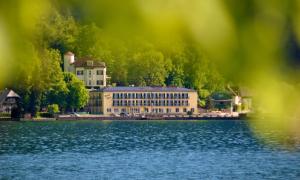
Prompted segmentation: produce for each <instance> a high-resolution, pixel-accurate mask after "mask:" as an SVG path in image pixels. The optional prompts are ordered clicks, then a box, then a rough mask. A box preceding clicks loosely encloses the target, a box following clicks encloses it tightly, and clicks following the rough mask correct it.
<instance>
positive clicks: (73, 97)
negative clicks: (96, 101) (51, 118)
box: [64, 72, 89, 111]
mask: <svg viewBox="0 0 300 180" xmlns="http://www.w3.org/2000/svg"><path fill="white" fill-rule="evenodd" d="M64 81H65V82H66V84H67V88H68V93H67V95H66V104H67V109H70V110H72V111H74V109H80V108H82V107H84V106H85V105H86V104H87V102H88V99H89V93H88V91H87V89H86V88H85V86H84V84H83V82H82V81H81V80H80V79H78V78H77V77H76V76H75V75H74V74H73V73H68V72H65V73H64Z"/></svg>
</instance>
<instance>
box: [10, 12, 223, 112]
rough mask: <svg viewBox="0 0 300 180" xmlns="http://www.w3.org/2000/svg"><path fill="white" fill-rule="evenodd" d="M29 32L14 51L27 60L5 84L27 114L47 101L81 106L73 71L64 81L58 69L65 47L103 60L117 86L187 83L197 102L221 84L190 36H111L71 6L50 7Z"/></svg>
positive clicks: (81, 95) (78, 54)
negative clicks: (165, 39) (19, 50)
mask: <svg viewBox="0 0 300 180" xmlns="http://www.w3.org/2000/svg"><path fill="white" fill-rule="evenodd" d="M34 32H35V33H34V36H33V37H32V38H31V39H30V41H27V42H26V44H25V46H26V48H27V49H28V50H27V51H26V53H24V54H20V55H22V57H20V58H25V59H27V60H28V61H24V62H22V63H18V64H17V66H16V69H18V71H16V72H17V73H16V76H15V77H14V78H13V81H11V83H12V84H11V85H10V87H11V88H13V89H15V90H16V91H17V92H18V93H19V94H20V95H21V96H22V97H23V98H22V107H23V108H24V110H25V111H26V112H31V113H32V114H33V115H35V114H36V112H37V111H39V110H41V109H42V108H45V107H47V106H48V105H51V104H58V105H59V107H60V108H61V109H63V110H70V109H74V108H81V107H83V106H84V105H85V103H86V101H87V99H88V96H87V95H86V92H84V91H82V87H83V84H80V82H76V81H77V80H76V77H75V76H74V77H72V78H71V79H72V80H67V79H70V78H69V76H71V75H70V74H65V73H63V71H62V68H61V67H62V63H63V60H62V57H63V54H64V53H65V52H67V51H72V52H74V53H75V56H76V57H85V56H88V57H93V58H95V59H98V60H99V61H103V62H105V63H106V65H107V68H108V75H109V76H111V82H112V84H113V85H117V86H128V85H135V86H179V87H187V88H193V89H196V90H197V91H198V92H199V95H200V98H201V99H202V101H201V105H203V106H204V105H205V99H206V97H208V96H209V95H210V94H211V93H212V92H215V91H219V90H223V89H224V84H225V80H224V78H223V77H222V75H221V74H220V73H219V72H218V71H217V69H216V68H215V66H214V64H213V63H212V61H210V60H209V59H208V58H207V57H206V56H205V55H204V54H203V53H202V52H201V51H200V50H199V49H200V48H199V47H197V43H195V42H192V41H191V42H188V41H186V40H185V41H184V40H179V39H178V40H176V41H171V42H163V41H159V40H153V41H150V40H149V39H146V38H143V37H142V36H138V35H137V36H131V38H129V39H128V38H124V37H123V38H122V37H120V36H118V37H115V36H113V35H111V34H110V33H109V32H107V31H106V30H105V29H102V28H101V27H98V26H97V25H96V24H95V23H93V22H91V23H86V22H81V21H80V20H79V19H77V18H76V17H74V15H73V14H72V13H71V11H68V12H67V13H61V12H60V11H59V10H57V9H55V8H53V9H52V12H51V13H50V14H48V15H47V16H43V17H41V18H40V20H39V21H38V22H37V23H36V24H35V27H34ZM24 56H25V57H24ZM26 63H28V64H26ZM76 93H77V95H74V94H76Z"/></svg>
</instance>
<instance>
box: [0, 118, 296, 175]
mask: <svg viewBox="0 0 300 180" xmlns="http://www.w3.org/2000/svg"><path fill="white" fill-rule="evenodd" d="M0 179H118V180H119V179H158V180H162V179H180V180H181V179H251V180H252V179H300V149H299V148H298V149H297V148H296V149H294V150H293V151H291V150H286V149H284V148H278V147H274V146H272V147H270V146H268V145H267V144H264V143H262V141H261V140H260V139H257V138H256V137H255V136H254V135H253V134H252V132H251V129H249V126H248V124H247V122H244V121H123V122H122V121H70V122H64V121H63V122H57V121H53V122H0Z"/></svg>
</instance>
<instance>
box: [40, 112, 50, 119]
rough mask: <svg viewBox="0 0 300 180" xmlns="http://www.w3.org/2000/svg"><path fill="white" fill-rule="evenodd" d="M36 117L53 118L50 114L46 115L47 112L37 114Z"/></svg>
mask: <svg viewBox="0 0 300 180" xmlns="http://www.w3.org/2000/svg"><path fill="white" fill-rule="evenodd" d="M37 117H43V118H53V117H54V114H51V113H48V112H38V113H37Z"/></svg>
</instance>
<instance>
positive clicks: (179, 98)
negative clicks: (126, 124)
mask: <svg viewBox="0 0 300 180" xmlns="http://www.w3.org/2000/svg"><path fill="white" fill-rule="evenodd" d="M197 100H198V94H197V92H196V91H195V90H192V89H187V88H179V87H108V88H104V89H103V94H102V112H103V114H105V115H114V114H121V113H126V114H188V113H197Z"/></svg>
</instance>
